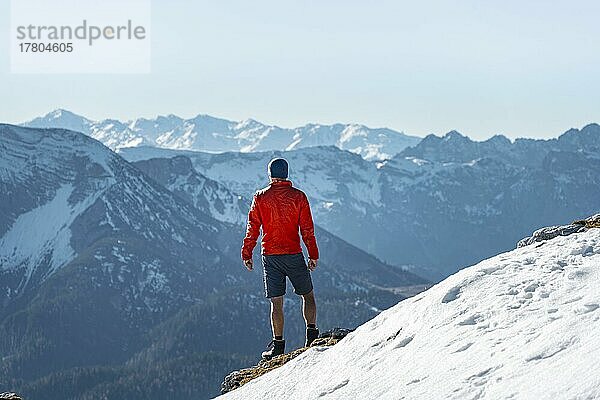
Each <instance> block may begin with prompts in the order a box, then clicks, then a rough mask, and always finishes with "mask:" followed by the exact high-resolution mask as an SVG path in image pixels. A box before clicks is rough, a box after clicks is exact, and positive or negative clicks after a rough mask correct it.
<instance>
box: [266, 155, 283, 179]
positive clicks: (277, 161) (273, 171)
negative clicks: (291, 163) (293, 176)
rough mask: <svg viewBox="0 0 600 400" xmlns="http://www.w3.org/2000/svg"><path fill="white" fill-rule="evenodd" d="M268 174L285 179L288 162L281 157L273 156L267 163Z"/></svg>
mask: <svg viewBox="0 0 600 400" xmlns="http://www.w3.org/2000/svg"><path fill="white" fill-rule="evenodd" d="M269 176H270V177H271V178H279V179H287V177H288V162H287V161H285V160H284V159H283V158H274V159H272V160H271V162H270V163H269Z"/></svg>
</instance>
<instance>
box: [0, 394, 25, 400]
mask: <svg viewBox="0 0 600 400" xmlns="http://www.w3.org/2000/svg"><path fill="white" fill-rule="evenodd" d="M0 399H2V400H22V399H21V397H20V396H19V395H17V394H16V393H12V392H4V393H0Z"/></svg>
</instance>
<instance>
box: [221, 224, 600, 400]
mask: <svg viewBox="0 0 600 400" xmlns="http://www.w3.org/2000/svg"><path fill="white" fill-rule="evenodd" d="M599 287H600V229H590V230H589V231H587V232H585V233H578V234H573V235H571V236H567V237H559V238H555V239H552V240H549V241H546V242H542V243H541V244H537V245H531V246H526V247H523V248H520V249H517V250H514V251H511V252H508V253H504V254H500V255H498V256H496V257H493V258H490V259H487V260H485V261H482V262H481V263H479V264H477V265H475V266H472V267H470V268H466V269H464V270H462V271H460V272H458V273H456V274H455V275H452V276H451V277H449V278H447V279H446V280H444V281H443V282H441V283H439V284H438V285H436V286H434V287H432V288H431V289H429V290H427V291H426V292H423V293H421V294H420V295H418V296H416V297H413V298H411V299H409V300H405V301H403V302H401V303H399V304H398V305H396V306H394V307H393V308H391V309H389V310H387V311H384V312H383V313H381V314H380V315H379V316H377V317H376V318H374V319H373V320H371V321H369V322H367V323H366V324H364V325H362V326H361V327H359V328H358V329H357V330H356V331H355V332H353V333H352V334H351V335H349V336H348V337H347V338H346V339H344V340H343V341H341V342H340V343H339V344H337V345H336V346H334V347H332V348H313V349H310V350H308V351H306V352H305V353H303V354H302V355H301V356H299V357H298V358H296V359H294V360H293V361H291V362H289V363H287V364H286V365H284V366H283V367H281V368H279V369H277V370H275V371H273V372H270V373H268V374H266V375H264V376H262V377H261V378H258V379H256V380H254V381H252V382H250V383H248V384H247V385H245V386H243V387H242V388H240V389H237V390H235V391H233V392H231V393H229V394H227V395H225V396H223V397H222V398H223V399H292V398H293V399H316V398H326V399H598V398H600V373H599V372H600V290H598V288H599Z"/></svg>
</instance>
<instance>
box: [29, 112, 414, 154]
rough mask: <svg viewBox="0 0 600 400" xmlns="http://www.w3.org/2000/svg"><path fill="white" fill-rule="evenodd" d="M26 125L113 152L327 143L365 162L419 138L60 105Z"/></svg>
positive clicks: (347, 127)
mask: <svg viewBox="0 0 600 400" xmlns="http://www.w3.org/2000/svg"><path fill="white" fill-rule="evenodd" d="M24 125H25V126H29V127H33V128H64V129H70V130H74V131H77V132H83V133H85V134H86V135H88V136H90V137H93V138H94V139H97V140H99V141H101V142H102V143H104V144H105V145H106V146H108V147H110V148H111V149H113V150H120V149H122V148H127V147H137V146H143V145H147V146H156V147H162V148H169V149H178V150H197V151H207V152H225V151H240V152H253V151H265V150H293V149H299V148H304V147H313V146H323V145H331V146H337V147H339V148H340V149H343V150H349V151H351V152H353V153H357V154H360V155H361V156H362V157H364V158H365V159H368V160H377V159H385V158H388V157H391V156H393V155H394V154H396V153H399V152H400V151H401V150H403V149H404V148H406V147H408V146H412V145H414V144H416V143H418V142H419V141H420V140H421V139H420V138H418V137H415V136H408V135H405V134H403V133H400V132H396V131H393V130H391V129H386V128H378V129H371V128H368V127H366V126H364V125H358V124H335V125H320V124H307V125H305V126H302V127H298V128H294V129H287V128H280V127H278V126H272V125H265V124H262V123H260V122H258V121H255V120H252V119H247V120H245V121H229V120H225V119H221V118H215V117H211V116H210V115H202V114H201V115H198V116H196V117H195V118H191V119H183V118H180V117H178V116H176V115H172V114H170V115H167V116H159V117H157V118H155V119H145V118H139V119H136V120H134V121H127V122H121V121H117V120H114V119H106V120H103V121H91V120H89V119H87V118H85V117H82V116H80V115H76V114H74V113H72V112H70V111H66V110H61V109H59V110H55V111H52V112H50V113H48V114H47V115H45V116H43V117H39V118H35V119H34V120H32V121H30V122H27V123H25V124H24Z"/></svg>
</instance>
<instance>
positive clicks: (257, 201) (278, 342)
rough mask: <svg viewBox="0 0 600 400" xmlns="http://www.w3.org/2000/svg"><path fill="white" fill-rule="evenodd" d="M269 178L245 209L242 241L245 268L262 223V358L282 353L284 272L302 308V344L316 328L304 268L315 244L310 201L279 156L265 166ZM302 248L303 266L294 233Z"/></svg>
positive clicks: (315, 254) (312, 260) (311, 263)
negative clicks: (266, 312)
mask: <svg viewBox="0 0 600 400" xmlns="http://www.w3.org/2000/svg"><path fill="white" fill-rule="evenodd" d="M268 172H269V177H270V179H271V182H270V184H269V186H267V187H266V188H264V189H261V190H259V191H257V192H256V193H255V194H254V199H253V200H252V206H251V207H250V212H249V213H248V226H247V229H246V236H245V237H244V244H243V246H242V260H243V261H244V265H245V266H246V268H247V269H248V271H252V269H253V268H254V266H253V263H252V250H253V249H254V246H256V241H257V240H258V236H259V234H260V229H261V227H262V243H261V245H262V264H263V270H264V283H265V293H266V296H267V297H268V298H269V299H270V300H271V326H272V328H273V340H272V341H271V343H270V344H269V348H268V349H267V351H265V352H263V353H262V356H263V358H272V357H275V356H278V355H280V354H283V353H284V352H285V340H283V321H284V318H283V295H284V294H285V286H286V280H285V278H286V276H287V277H288V278H289V280H290V282H292V286H294V292H295V293H296V294H298V295H300V296H302V304H303V307H302V312H303V314H304V320H305V321H306V342H305V345H306V346H310V344H311V343H312V341H313V340H315V339H316V338H317V337H318V336H319V330H318V329H317V327H316V319H317V305H316V302H315V296H314V291H313V284H312V279H311V277H310V272H312V271H314V270H315V268H317V260H318V259H319V249H318V248H317V241H316V239H315V228H314V225H313V220H312V215H311V212H310V205H309V204H308V199H307V197H306V195H305V194H304V192H302V191H301V190H299V189H296V188H294V187H293V186H292V182H290V181H289V180H288V179H287V177H288V163H287V161H286V160H284V159H283V158H276V159H273V160H271V162H270V163H269V167H268ZM298 230H300V234H301V235H302V240H303V241H304V244H305V245H306V249H307V250H308V257H309V259H308V266H307V264H306V262H305V261H304V256H303V255H302V248H301V247H300V237H299V235H298Z"/></svg>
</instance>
